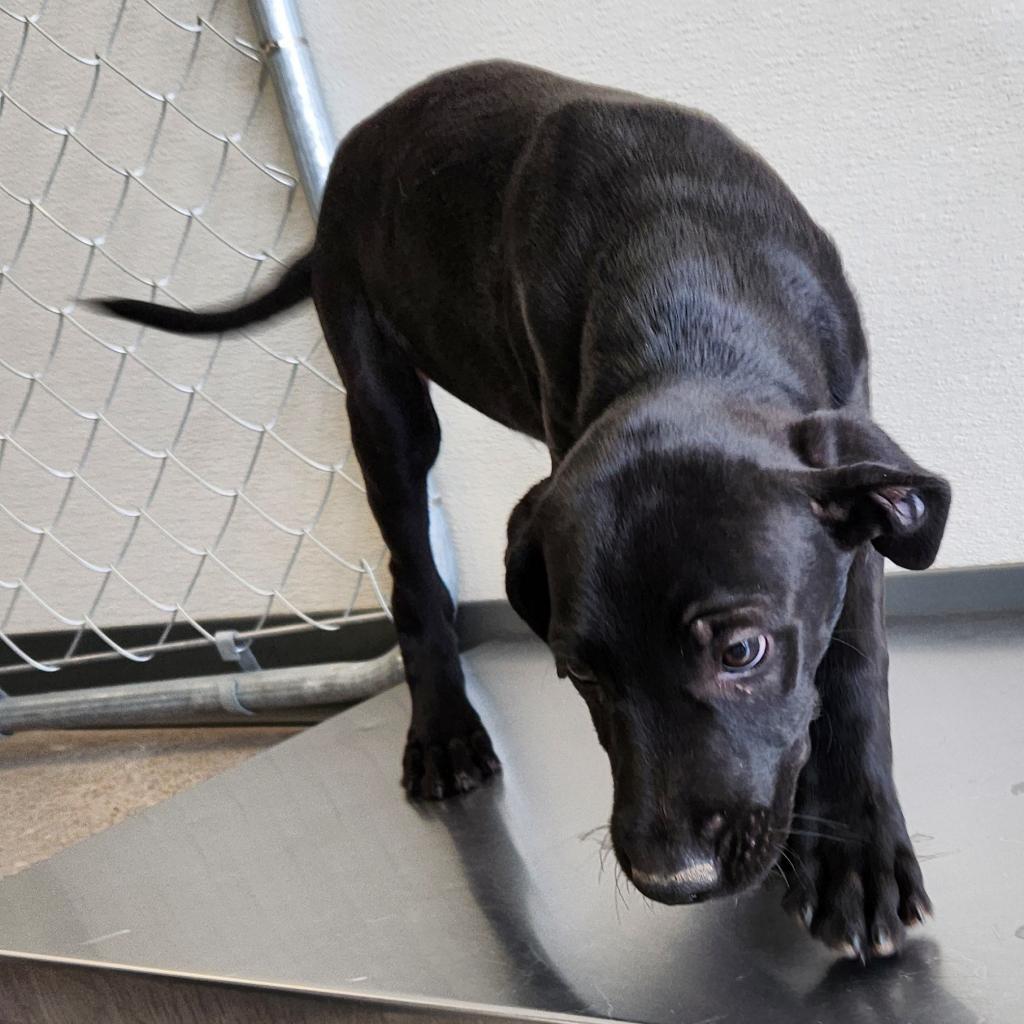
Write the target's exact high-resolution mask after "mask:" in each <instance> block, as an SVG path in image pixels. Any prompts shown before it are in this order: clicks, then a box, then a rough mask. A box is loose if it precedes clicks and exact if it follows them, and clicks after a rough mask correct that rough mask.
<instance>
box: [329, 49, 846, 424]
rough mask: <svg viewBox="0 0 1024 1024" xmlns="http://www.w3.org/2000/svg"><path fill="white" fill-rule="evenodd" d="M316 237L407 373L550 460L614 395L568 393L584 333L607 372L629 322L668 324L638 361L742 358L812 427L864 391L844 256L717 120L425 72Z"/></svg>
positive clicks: (353, 142) (349, 162)
mask: <svg viewBox="0 0 1024 1024" xmlns="http://www.w3.org/2000/svg"><path fill="white" fill-rule="evenodd" d="M320 237H321V238H329V239H330V240H331V244H332V245H335V246H336V245H337V244H338V239H340V238H344V239H347V245H348V247H349V254H350V255H351V257H352V260H353V263H352V265H351V269H352V272H354V273H358V275H359V278H360V282H359V283H360V286H361V288H362V289H364V290H365V293H366V295H367V297H368V298H369V300H370V301H371V303H372V304H373V305H374V307H375V308H376V309H377V310H378V313H379V314H380V315H381V317H382V319H383V320H384V321H386V326H387V328H388V329H390V330H392V331H393V332H394V333H395V334H396V335H397V336H398V337H399V338H400V339H401V343H402V344H403V346H404V347H406V348H407V350H408V351H410V353H411V355H412V358H413V359H414V361H415V362H416V364H417V365H418V366H419V367H420V369H421V370H423V371H424V372H425V373H426V374H427V375H428V376H429V377H431V378H432V379H434V380H436V381H437V382H438V383H439V384H441V385H442V386H443V387H445V388H446V389H447V390H449V391H451V392H453V393H454V394H456V395H457V396H458V397H460V398H462V399H463V400H464V401H466V402H468V403H469V404H471V405H473V406H475V407H476V408H478V409H480V410H481V411H482V412H484V413H485V414H487V415H489V416H491V417H493V418H495V419H498V420H499V421H502V422H505V423H506V424H508V425H509V426H513V427H516V428H518V429H520V430H525V431H526V432H527V433H532V434H534V435H535V436H539V437H544V439H545V440H547V441H548V442H549V443H550V442H551V440H552V435H553V434H554V435H558V434H562V435H564V437H565V440H566V441H567V442H568V441H570V440H571V437H572V435H573V434H574V433H575V428H576V426H577V424H576V421H577V420H578V419H579V418H580V415H581V407H582V406H585V405H586V404H587V402H588V401H596V402H601V401H604V400H606V398H607V397H613V396H605V395H595V396H590V398H589V399H588V397H587V396H586V395H585V394H582V393H581V388H584V389H585V379H586V377H587V368H586V366H585V365H583V364H584V363H585V362H586V360H587V358H588V355H587V352H586V351H585V349H586V347H587V344H588V339H587V338H586V337H585V335H586V333H587V330H588V326H589V328H590V330H591V333H592V334H593V321H594V319H595V317H596V318H599V319H600V320H601V322H602V326H605V327H607V330H605V331H604V332H603V335H602V337H600V338H594V337H591V339H590V342H591V344H592V347H593V348H594V349H595V351H594V352H592V353H591V355H592V356H593V355H598V356H600V358H601V359H602V360H604V361H605V362H607V361H608V359H609V358H610V359H613V360H614V358H615V357H616V353H615V352H604V353H602V352H600V351H599V350H600V347H601V346H605V347H607V346H613V347H614V346H616V345H618V343H619V341H618V339H617V337H616V335H617V334H622V333H624V332H627V331H628V330H629V326H628V325H626V324H624V323H623V322H622V321H623V320H628V319H629V318H635V317H640V318H641V319H646V320H647V321H648V323H649V322H650V321H652V320H661V321H663V323H662V324H661V325H660V327H661V333H662V335H663V337H661V338H660V339H659V340H658V341H657V342H656V344H655V346H654V349H653V350H652V351H651V352H650V358H652V359H653V360H655V361H661V362H664V361H665V359H666V358H667V357H668V358H671V359H673V360H680V359H681V360H684V361H685V360H687V359H690V360H692V359H693V358H695V357H696V356H698V355H699V356H700V357H701V358H709V359H711V360H712V362H713V360H714V359H715V358H726V359H735V358H737V357H738V358H741V359H744V360H746V361H748V362H749V363H750V366H751V375H752V378H753V377H759V378H761V379H762V381H763V380H766V379H769V378H771V377H773V376H778V375H780V374H781V376H783V377H785V378H786V380H787V382H789V385H790V386H791V387H792V386H793V382H794V381H795V382H796V384H795V386H796V388H797V390H802V391H803V392H804V393H803V394H802V395H801V396H798V397H799V398H800V400H801V404H804V405H806V406H807V407H808V408H814V407H821V406H829V405H831V406H835V405H841V404H844V403H846V402H847V401H849V400H850V398H851V395H852V394H853V392H854V389H855V387H856V386H857V385H858V384H859V381H860V377H861V375H860V374H859V373H858V369H859V367H860V364H861V363H862V362H863V360H864V347H863V339H862V337H861V334H860V329H859V322H858V320H857V313H856V307H855V304H854V302H853V299H852V297H851V296H850V294H849V290H848V289H847V287H846V285H845V281H844V280H843V276H842V271H841V268H840V264H839V260H838V257H837V256H836V254H835V250H834V248H833V247H832V245H831V243H830V242H829V240H828V239H827V237H826V236H825V235H824V233H823V232H822V231H821V230H820V229H819V228H817V226H816V225H815V224H814V222H813V221H812V220H811V218H810V217H809V216H808V214H807V213H806V211H805V210H804V209H803V207H802V206H801V205H800V203H799V202H798V201H797V200H796V198H795V197H794V196H793V194H792V193H791V192H790V190H789V189H788V188H787V187H786V186H785V184H784V183H783V182H782V181H781V179H780V178H779V177H778V176H777V175H776V174H775V173H774V172H773V171H772V170H771V169H770V168H769V167H768V166H767V165H766V164H765V163H764V162H763V161H762V160H761V159H760V158H759V157H758V156H757V155H756V154H754V153H753V152H752V151H750V150H748V149H747V148H746V147H744V146H743V145H742V144H741V143H739V142H738V141H737V140H736V139H735V137H734V136H733V135H732V134H731V133H730V132H728V131H727V130H726V129H725V128H724V127H723V126H721V125H720V124H718V123H717V122H716V121H714V120H713V119H711V118H709V117H706V116H704V115H702V114H699V113H697V112H694V111H691V110H687V109H685V108H682V107H679V106H676V105H673V104H668V103H663V102H660V101H657V100H651V99H648V98H646V97H642V96H639V95H635V94H632V93H628V92H623V91H619V90H614V89H610V88H605V87H601V86H594V85H589V84H586V83H582V82H577V81H574V80H572V79H568V78H564V77H561V76H558V75H554V74H551V73H549V72H546V71H541V70H539V69H536V68H531V67H527V66H523V65H518V64H512V63H508V62H488V63H483V64H474V65H470V66H468V67H463V68H458V69H455V70H453V71H448V72H444V73H443V74H440V75H437V76H435V77H433V78H431V79H429V80H427V81H426V82H424V83H423V84H421V85H419V86H416V87H415V88H413V89H411V90H410V91H408V92H406V93H404V94H403V95H402V96H400V97H399V98H398V99H396V100H395V101H394V102H392V103H391V104H388V105H387V106H386V107H384V108H383V109H382V110H380V111H379V112H378V113H376V114H374V115H373V116H371V117H370V118H368V119H367V120H366V121H364V122H362V123H361V124H360V125H359V126H357V127H356V128H355V129H354V130H353V131H352V132H351V133H350V134H349V136H348V137H347V138H346V140H345V142H344V143H343V144H342V146H341V148H340V150H339V153H338V156H337V158H336V160H335V164H334V167H333V168H332V174H331V180H330V183H329V186H328V190H327V195H326V198H325V207H324V211H323V214H322V217H321V222H320ZM666 274H668V277H666ZM670 278H671V279H670ZM645 293H646V298H644V294H645ZM677 296H681V297H683V298H685V299H686V302H685V303H684V306H683V307H678V303H677V304H676V305H677V307H678V308H675V309H672V308H669V307H671V306H672V305H673V301H674V297H677ZM634 297H635V298H636V299H637V301H639V302H641V303H643V302H645V301H648V300H650V301H649V308H647V309H635V308H631V306H630V303H631V300H632V299H633V298H634ZM716 304H717V306H718V307H719V308H718V309H717V310H716V309H714V308H712V307H713V306H715V305H716ZM736 311H742V315H741V316H739V317H738V318H736V319H735V322H734V323H731V324H729V323H723V324H721V326H722V330H723V331H724V332H725V333H727V334H728V335H729V344H728V345H727V346H725V345H723V346H720V347H718V348H716V346H715V345H714V344H710V345H709V344H706V342H707V341H708V340H709V339H708V338H703V339H702V344H701V345H699V346H693V345H692V344H691V346H690V348H689V349H687V348H686V344H687V338H689V340H690V341H692V339H693V331H692V327H693V325H694V324H695V323H697V322H704V323H707V322H711V321H716V320H718V319H720V317H721V316H722V315H723V314H725V315H726V316H733V317H734V318H735V317H736ZM588 321H590V323H589V324H588ZM616 321H617V322H616ZM687 321H689V322H687ZM599 333H600V332H599ZM705 333H706V332H705ZM659 345H660V346H662V350H660V351H659V350H657V349H658V346H659ZM680 346H681V347H680ZM737 346H739V348H740V349H743V348H744V347H745V348H746V349H747V351H741V352H740V353H739V355H738V356H737ZM664 347H667V348H668V349H671V348H673V347H677V348H678V349H679V350H678V351H674V352H666V351H665V350H664ZM648 348H650V345H648ZM624 356H625V360H626V361H633V357H632V356H631V354H629V353H625V354H624ZM777 370H778V371H779V373H777V372H776V371H777ZM710 372H714V371H713V368H712V369H711V370H710ZM612 379H614V375H613V378H612ZM625 383H628V382H624V384H625ZM607 386H608V385H607V384H606V385H605V387H607ZM613 386H614V385H613ZM856 397H857V398H859V397H861V396H856ZM542 406H543V407H544V415H543V416H542V413H541V409H542ZM545 416H546V417H547V419H546V420H545V418H544V417H545ZM556 440H557V437H556Z"/></svg>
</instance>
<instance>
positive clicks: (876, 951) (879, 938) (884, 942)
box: [871, 928, 896, 957]
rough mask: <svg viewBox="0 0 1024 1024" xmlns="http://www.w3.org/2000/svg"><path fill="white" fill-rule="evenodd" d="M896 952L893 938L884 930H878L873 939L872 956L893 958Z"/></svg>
mask: <svg viewBox="0 0 1024 1024" xmlns="http://www.w3.org/2000/svg"><path fill="white" fill-rule="evenodd" d="M895 952H896V943H895V942H894V941H893V938H892V936H891V935H890V934H889V933H888V932H887V931H886V930H885V929H884V928H878V929H876V930H875V933H874V935H873V936H872V937H871V955H872V956H882V957H885V956H892V955H893V954H894V953H895Z"/></svg>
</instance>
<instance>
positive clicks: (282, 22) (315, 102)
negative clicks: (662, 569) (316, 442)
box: [249, 0, 459, 605]
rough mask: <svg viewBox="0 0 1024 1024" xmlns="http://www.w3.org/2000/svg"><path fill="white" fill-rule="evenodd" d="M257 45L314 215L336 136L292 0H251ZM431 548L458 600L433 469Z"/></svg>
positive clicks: (451, 547)
mask: <svg viewBox="0 0 1024 1024" xmlns="http://www.w3.org/2000/svg"><path fill="white" fill-rule="evenodd" d="M249 10H250V11H251V13H252V18H253V21H254V22H255V24H256V30H257V32H258V33H259V39H258V40H257V42H258V44H259V47H260V49H261V51H262V52H263V54H264V55H265V59H266V61H267V67H268V68H269V69H270V74H271V77H272V78H273V80H274V87H275V89H276V90H277V97H278V100H279V101H280V103H281V113H282V114H283V115H284V121H285V125H286V127H287V129H288V136H289V138H290V139H291V143H292V149H293V150H294V151H295V163H296V166H297V168H298V172H299V178H300V180H301V182H302V187H303V189H304V190H305V192H306V199H307V201H308V202H309V208H310V210H311V212H312V214H313V219H314V220H315V219H316V218H317V216H318V215H319V212H320V200H321V199H322V198H323V194H324V185H325V184H326V182H327V172H328V170H330V166H331V159H332V157H333V156H334V151H335V149H336V147H337V142H338V136H337V133H336V132H335V131H334V130H333V128H332V126H331V121H330V118H329V116H328V114H327V104H326V102H325V101H324V93H323V89H322V88H321V86H320V80H319V78H318V77H317V73H316V66H315V65H314V63H313V56H312V53H311V52H310V48H309V41H308V39H307V38H306V34H305V32H304V31H303V28H302V21H301V19H300V18H299V12H298V10H297V8H296V5H295V3H294V2H293V0H249ZM427 493H428V497H429V510H430V549H431V551H432V552H433V554H434V562H435V563H436V564H437V570H438V572H439V573H440V576H441V579H442V580H444V584H445V586H446V587H447V588H448V592H449V593H450V594H451V597H452V602H453V603H454V604H456V605H457V604H458V603H459V592H458V566H457V564H456V561H455V549H454V545H453V543H452V535H451V531H450V529H449V527H448V522H447V520H446V518H445V516H444V513H443V510H442V508H441V496H440V492H439V491H438V488H437V481H436V479H435V477H434V474H433V473H430V474H429V475H428V477H427Z"/></svg>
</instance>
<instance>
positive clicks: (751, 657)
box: [722, 633, 768, 672]
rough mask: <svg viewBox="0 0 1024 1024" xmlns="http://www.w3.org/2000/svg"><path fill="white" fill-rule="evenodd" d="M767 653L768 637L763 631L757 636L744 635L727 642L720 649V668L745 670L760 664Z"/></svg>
mask: <svg viewBox="0 0 1024 1024" xmlns="http://www.w3.org/2000/svg"><path fill="white" fill-rule="evenodd" d="M767 653H768V637H766V636H765V635H764V634H763V633H761V634H759V635H758V636H745V637H744V638H743V639H742V640H737V641H736V642H735V643H733V644H729V646H728V647H726V649H725V650H724V651H722V668H724V669H725V670H726V672H746V671H747V670H748V669H751V668H753V667H754V666H755V665H760V664H761V662H762V661H764V658H765V655H766V654H767Z"/></svg>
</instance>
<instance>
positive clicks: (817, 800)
mask: <svg viewBox="0 0 1024 1024" xmlns="http://www.w3.org/2000/svg"><path fill="white" fill-rule="evenodd" d="M882 569H883V560H882V557H881V555H879V554H878V553H877V552H875V551H874V550H873V549H872V548H870V547H865V548H863V549H861V550H860V551H859V552H858V554H857V556H856V558H855V560H854V563H853V566H852V568H851V571H850V576H849V582H848V585H847V591H846V597H845V601H844V604H843V610H842V612H841V614H840V617H839V621H838V622H837V624H836V627H835V630H834V632H833V637H832V641H831V644H830V645H829V648H828V651H827V653H826V655H825V658H824V660H823V661H822V663H821V666H820V667H819V669H818V673H817V677H816V685H817V687H818V691H819V694H820V697H821V715H820V716H819V717H818V718H817V719H816V720H815V721H814V722H813V723H812V725H811V756H810V759H809V761H808V763H807V765H806V767H805V768H804V771H803V774H802V775H801V778H800V784H799V787H798V791H797V801H796V816H795V818H794V822H793V833H792V835H791V836H790V838H789V841H788V843H787V848H788V855H789V856H788V859H789V864H788V865H787V870H788V881H789V891H788V893H787V894H786V899H785V903H786V906H787V908H789V909H790V910H792V911H793V912H795V913H796V914H797V915H798V917H799V918H800V920H802V921H803V923H804V924H805V925H806V926H807V927H808V928H809V929H810V931H811V933H812V934H814V935H816V936H817V937H819V938H820V939H822V940H823V941H824V942H825V943H827V944H828V945H829V946H832V947H833V948H836V949H839V950H841V951H842V952H844V953H845V954H846V955H848V956H851V957H854V956H856V957H860V958H861V959H866V958H867V957H868V956H888V955H891V954H892V953H893V952H895V951H896V950H897V949H898V948H899V946H900V944H901V942H902V941H903V938H904V935H905V929H904V926H905V925H911V924H914V923H915V922H918V921H922V920H923V919H924V916H925V915H926V914H928V913H929V912H930V910H931V905H930V903H929V900H928V896H927V895H926V893H925V890H924V884H923V882H922V879H921V869H920V867H919V866H918V863H917V858H916V857H915V855H914V851H913V848H912V846H911V843H910V839H909V837H908V835H907V828H906V824H905V822H904V820H903V812H902V810H901V808H900V803H899V798H898V797H897V795H896V787H895V784H894V782H893V778H892V744H891V740H890V735H889V696H888V665H889V659H888V651H887V648H886V639H885V623H884V602H883V585H884V583H883V572H882Z"/></svg>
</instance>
